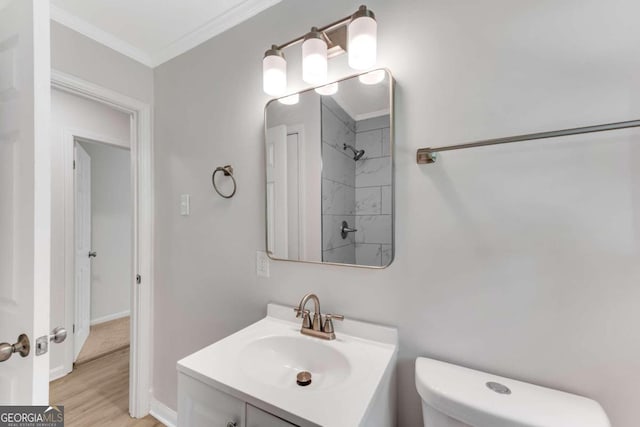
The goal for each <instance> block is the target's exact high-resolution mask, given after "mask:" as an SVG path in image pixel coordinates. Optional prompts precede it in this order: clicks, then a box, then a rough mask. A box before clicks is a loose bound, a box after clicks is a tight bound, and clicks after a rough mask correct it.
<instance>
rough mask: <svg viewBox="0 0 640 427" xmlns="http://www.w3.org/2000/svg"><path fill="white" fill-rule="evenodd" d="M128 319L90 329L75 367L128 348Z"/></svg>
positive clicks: (116, 320)
mask: <svg viewBox="0 0 640 427" xmlns="http://www.w3.org/2000/svg"><path fill="white" fill-rule="evenodd" d="M129 319H130V317H129V316H127V317H122V318H120V319H115V320H111V321H109V322H104V323H100V324H98V325H94V326H92V327H91V329H90V331H89V338H87V341H86V342H85V343H84V346H82V350H80V354H79V355H78V359H77V360H76V362H75V363H76V365H79V364H81V363H87V362H90V361H92V360H94V359H96V358H98V357H102V356H104V355H107V354H109V353H112V352H114V351H117V350H122V349H124V348H128V347H129V324H130V320H129Z"/></svg>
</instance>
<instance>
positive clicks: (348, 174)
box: [321, 96, 356, 264]
mask: <svg viewBox="0 0 640 427" xmlns="http://www.w3.org/2000/svg"><path fill="white" fill-rule="evenodd" d="M321 103H322V260H323V261H324V262H337V263H346V264H355V263H356V244H355V241H356V236H355V235H354V234H353V233H350V234H349V235H348V236H347V238H346V239H343V238H342V236H341V235H340V226H341V224H342V221H347V223H348V224H349V226H350V227H355V226H356V225H355V223H356V217H355V214H356V202H355V200H356V162H355V161H354V160H353V155H352V154H351V155H350V153H351V151H344V150H343V144H350V145H352V146H355V145H356V122H355V121H354V120H353V119H352V118H351V117H350V116H349V114H347V113H346V112H345V111H344V110H343V109H342V107H340V106H339V105H338V104H337V103H336V102H335V101H334V100H333V99H332V98H330V97H324V96H323V97H322V100H321Z"/></svg>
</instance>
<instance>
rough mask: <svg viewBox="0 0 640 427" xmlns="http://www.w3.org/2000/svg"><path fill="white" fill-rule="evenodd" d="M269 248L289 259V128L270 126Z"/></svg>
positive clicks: (268, 165) (268, 177) (268, 153)
mask: <svg viewBox="0 0 640 427" xmlns="http://www.w3.org/2000/svg"><path fill="white" fill-rule="evenodd" d="M266 149H267V211H268V215H267V218H268V219H269V220H268V222H267V250H268V251H270V252H271V253H272V255H274V256H275V257H276V258H283V259H288V257H289V251H288V243H289V238H288V231H289V230H288V225H287V223H288V218H287V215H288V209H287V127H286V126H284V125H280V126H274V127H272V128H269V129H267V147H266Z"/></svg>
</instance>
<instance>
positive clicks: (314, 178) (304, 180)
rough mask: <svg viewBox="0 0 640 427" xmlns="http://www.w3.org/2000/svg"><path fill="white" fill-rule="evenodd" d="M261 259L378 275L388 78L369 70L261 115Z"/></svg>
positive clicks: (387, 250) (385, 206)
mask: <svg viewBox="0 0 640 427" xmlns="http://www.w3.org/2000/svg"><path fill="white" fill-rule="evenodd" d="M265 143H266V150H265V153H266V199H267V200H266V205H267V206H266V208H267V214H266V218H267V227H266V228H267V254H268V255H269V256H270V257H271V258H273V259H279V260H289V261H304V262H316V263H331V264H346V265H352V266H362V267H377V268H381V267H386V266H388V265H389V264H390V263H391V262H392V260H393V256H394V247H393V245H394V235H393V234H394V218H393V215H394V206H393V200H394V194H393V191H394V190H393V173H394V172H393V77H392V76H391V73H389V72H388V71H387V70H375V71H371V72H368V73H365V74H361V75H358V76H353V77H349V78H347V79H344V80H340V81H338V82H335V83H331V84H329V85H326V86H323V87H321V88H316V89H310V90H307V91H304V92H300V93H297V94H294V95H291V96H287V97H285V98H280V99H275V100H272V101H270V102H269V103H268V104H267V106H266V107H265Z"/></svg>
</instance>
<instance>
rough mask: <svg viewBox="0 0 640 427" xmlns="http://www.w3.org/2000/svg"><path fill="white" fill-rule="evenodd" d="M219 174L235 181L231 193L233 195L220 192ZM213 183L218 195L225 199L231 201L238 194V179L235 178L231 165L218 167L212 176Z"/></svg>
mask: <svg viewBox="0 0 640 427" xmlns="http://www.w3.org/2000/svg"><path fill="white" fill-rule="evenodd" d="M218 172H222V173H223V174H224V176H230V177H231V180H232V181H233V191H232V192H231V194H222V193H221V192H220V190H218V187H217V186H216V174H217V173H218ZM211 183H212V184H213V189H214V190H216V193H218V194H219V195H221V196H222V197H224V198H225V199H230V198H232V197H233V195H234V194H236V188H237V185H236V179H235V178H234V177H233V168H232V167H231V165H226V166H218V167H217V168H216V170H214V171H213V174H212V175H211Z"/></svg>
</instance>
